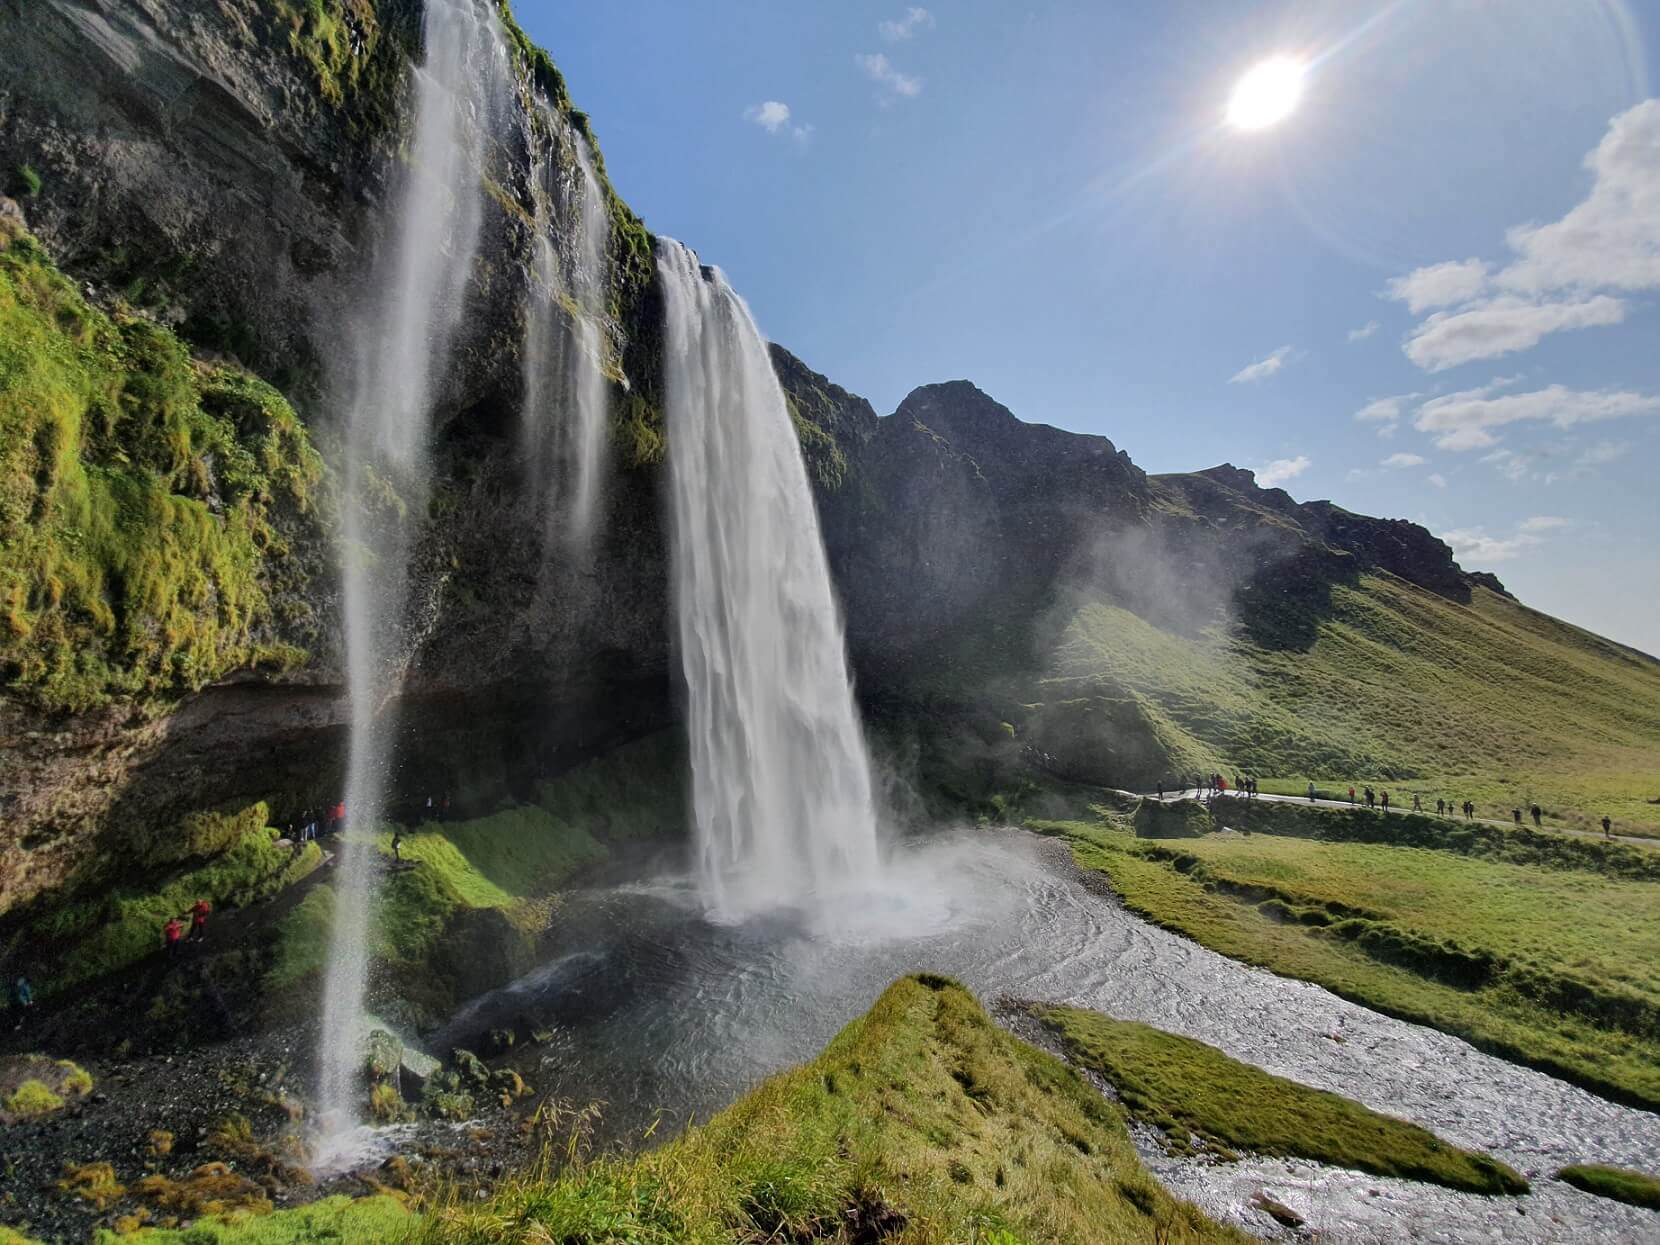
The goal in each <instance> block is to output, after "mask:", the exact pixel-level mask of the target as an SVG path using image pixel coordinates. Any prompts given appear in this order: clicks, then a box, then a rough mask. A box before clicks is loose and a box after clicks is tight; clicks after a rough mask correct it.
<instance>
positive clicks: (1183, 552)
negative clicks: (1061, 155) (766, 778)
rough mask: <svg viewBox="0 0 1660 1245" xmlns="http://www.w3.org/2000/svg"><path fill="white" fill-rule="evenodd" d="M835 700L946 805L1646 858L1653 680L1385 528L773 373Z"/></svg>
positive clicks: (953, 388)
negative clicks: (1209, 812) (1131, 800)
mask: <svg viewBox="0 0 1660 1245" xmlns="http://www.w3.org/2000/svg"><path fill="white" fill-rule="evenodd" d="M774 357H775V363H776V366H777V368H778V371H779V375H780V377H781V378H782V379H783V381H784V384H785V386H786V389H787V390H788V391H789V392H790V394H791V397H792V401H793V402H794V404H795V407H796V410H797V412H798V414H800V415H801V416H802V417H803V419H804V421H810V422H811V423H812V425H813V427H814V428H815V429H817V430H821V431H822V433H823V434H825V435H827V436H828V438H829V439H830V440H832V441H833V442H834V448H833V449H830V448H826V447H825V446H824V445H822V444H821V445H817V446H815V445H814V444H813V443H812V442H811V441H808V442H807V444H808V449H809V460H810V461H818V462H827V461H830V459H831V458H832V457H833V458H834V459H835V464H836V469H835V471H834V473H833V477H832V478H828V479H827V478H825V476H824V474H823V473H820V484H821V496H820V506H821V509H822V510H823V513H824V524H825V535H826V541H827V543H828V544H829V546H830V551H831V558H832V563H833V565H834V568H835V571H836V574H837V577H838V581H839V586H840V588H841V591H842V593H843V598H844V601H845V602H846V609H847V616H848V636H849V644H850V647H851V650H852V654H853V658H854V662H855V666H856V668H857V671H858V674H859V676H860V685H861V688H862V690H863V692H864V694H865V696H866V699H867V701H869V702H870V703H871V704H872V707H873V709H874V710H875V712H876V713H877V716H878V717H879V718H880V719H882V720H884V721H886V722H888V723H889V724H890V726H891V728H892V731H893V732H894V734H895V735H896V736H897V737H898V738H899V739H901V740H909V741H911V743H912V744H914V745H916V746H917V751H916V753H915V755H916V756H917V757H918V758H919V764H920V765H921V766H922V768H923V770H924V771H926V774H925V777H926V778H927V780H928V781H929V782H930V783H933V784H936V785H937V786H938V787H941V788H944V789H945V790H946V791H947V792H948V793H949V794H950V795H951V796H952V797H959V798H960V797H966V798H968V799H970V800H971V801H973V800H977V799H1006V798H1009V797H1010V794H1011V793H1016V794H1017V793H1018V792H1019V791H1020V790H1021V789H1022V788H1023V786H1024V785H1027V784H1029V783H1030V782H1031V781H1032V780H1033V779H1034V778H1042V779H1046V780H1053V779H1060V780H1064V781H1068V782H1080V783H1089V784H1100V785H1111V786H1142V787H1150V786H1151V785H1152V784H1154V783H1156V782H1158V781H1160V780H1161V779H1168V778H1172V777H1174V776H1175V775H1176V774H1178V773H1186V774H1192V773H1194V772H1195V771H1202V772H1205V773H1210V772H1212V771H1218V770H1219V771H1221V772H1222V773H1224V774H1228V775H1232V774H1235V773H1238V772H1242V771H1243V772H1249V773H1252V774H1255V775H1257V776H1259V777H1263V778H1269V779H1278V780H1279V782H1280V785H1282V786H1293V785H1296V786H1300V785H1301V784H1302V783H1303V782H1305V781H1306V780H1307V779H1309V778H1314V779H1317V780H1319V781H1320V782H1322V783H1324V784H1326V785H1328V786H1330V785H1336V786H1339V787H1347V785H1348V784H1349V783H1351V782H1352V783H1354V784H1355V785H1356V786H1362V785H1365V784H1368V783H1370V784H1373V785H1383V786H1385V787H1389V788H1392V789H1394V791H1395V793H1396V796H1397V798H1398V799H1403V800H1405V801H1407V802H1409V801H1410V796H1411V794H1412V793H1413V792H1418V793H1421V794H1422V796H1423V798H1424V799H1425V801H1426V802H1427V803H1428V804H1430V805H1431V806H1433V804H1434V801H1435V799H1436V798H1437V797H1438V796H1440V797H1444V798H1449V799H1454V800H1457V801H1462V800H1463V799H1465V798H1469V799H1472V800H1475V801H1476V802H1477V804H1478V805H1480V806H1481V808H1482V810H1483V811H1484V812H1485V813H1486V814H1487V815H1493V816H1508V815H1509V810H1510V809H1512V808H1515V807H1524V808H1525V807H1526V806H1528V805H1529V804H1531V803H1532V802H1533V801H1535V800H1537V801H1538V802H1539V803H1540V804H1541V805H1542V806H1543V807H1544V809H1545V812H1546V815H1547V816H1548V817H1549V818H1550V819H1551V820H1552V822H1553V823H1555V824H1558V825H1565V826H1570V827H1579V828H1585V827H1589V826H1591V825H1593V824H1594V823H1595V821H1596V820H1598V819H1600V818H1601V817H1602V816H1603V815H1604V813H1606V814H1607V815H1609V816H1611V817H1613V818H1614V819H1615V821H1616V822H1618V823H1619V825H1620V827H1621V828H1622V829H1623V830H1625V831H1626V832H1637V833H1652V834H1660V804H1651V803H1649V802H1648V801H1650V800H1653V799H1655V798H1657V797H1660V662H1656V661H1655V660H1653V659H1652V658H1649V657H1647V656H1645V655H1643V654H1641V653H1638V652H1636V651H1634V650H1631V649H1628V648H1625V647H1623V646H1621V645H1618V644H1614V643H1612V642H1610V641H1607V640H1604V639H1601V638H1599V637H1597V636H1594V635H1592V634H1590V633H1589V632H1586V631H1583V630H1580V629H1579V628H1576V627H1572V626H1569V625H1568V624H1565V623H1562V622H1559V621H1557V620H1555V619H1552V618H1549V617H1547V616H1545V615H1543V614H1539V613H1537V612H1536V611H1534V610H1530V609H1528V608H1527V607H1526V606H1524V605H1522V604H1521V603H1520V602H1518V601H1516V600H1515V599H1514V598H1513V597H1511V596H1510V595H1509V594H1508V593H1507V592H1506V591H1505V588H1504V586H1503V584H1501V583H1500V582H1499V581H1498V580H1497V579H1496V578H1494V577H1493V576H1491V575H1487V574H1480V573H1470V572H1467V571H1465V570H1463V569H1462V568H1461V567H1460V566H1459V565H1458V563H1457V562H1456V561H1455V560H1454V558H1453V555H1452V550H1451V549H1450V548H1449V547H1448V546H1447V545H1446V544H1445V542H1443V541H1441V540H1439V539H1438V538H1436V537H1435V536H1434V535H1432V534H1431V533H1430V532H1429V531H1427V530H1426V529H1424V528H1423V527H1420V526H1419V525H1417V524H1414V523H1410V522H1407V521H1405V520H1400V519H1377V518H1371V517H1368V516H1365V515H1358V514H1353V513H1350V512H1349V511H1346V510H1344V509H1342V508H1341V507H1339V506H1337V505H1334V504H1333V503H1331V502H1329V501H1316V502H1308V503H1298V502H1296V501H1294V500H1293V499H1292V498H1291V497H1290V496H1289V495H1288V494H1287V493H1286V492H1284V491H1283V490H1281V489H1263V488H1260V487H1258V485H1257V484H1256V481H1255V478H1254V477H1253V476H1252V474H1251V473H1250V472H1249V471H1245V470H1241V469H1239V468H1236V467H1233V466H1230V465H1226V464H1224V465H1222V466H1218V467H1212V468H1209V469H1206V470H1203V471H1198V472H1193V473H1190V474H1178V475H1164V476H1149V475H1147V474H1146V473H1144V472H1142V471H1141V470H1140V469H1139V468H1137V467H1136V466H1135V464H1134V463H1132V462H1131V461H1130V459H1129V458H1128V456H1126V455H1125V454H1123V453H1122V452H1121V451H1119V450H1117V449H1116V448H1115V447H1114V446H1113V445H1112V444H1111V443H1110V442H1109V441H1107V440H1106V439H1105V438H1103V437H1094V436H1083V435H1079V434H1075V433H1069V432H1064V431H1061V430H1059V429H1056V428H1050V427H1046V426H1043V425H1034V424H1026V423H1023V422H1021V421H1020V420H1019V419H1017V418H1016V417H1015V416H1014V415H1013V414H1012V413H1011V412H1010V411H1008V410H1007V409H1006V408H1004V407H1002V406H1000V405H999V404H997V403H996V402H995V401H993V400H992V399H991V398H989V397H988V396H987V395H985V394H984V393H982V392H981V391H980V390H978V389H976V388H975V387H974V386H973V385H970V384H967V383H966V382H960V381H959V382H953V383H950V384H944V385H929V386H925V387H923V388H921V389H918V390H916V391H915V392H913V393H912V394H911V395H910V396H909V397H908V398H906V399H905V401H904V402H903V403H902V404H901V405H900V407H899V409H898V410H897V411H896V412H895V413H894V414H893V415H891V416H888V417H886V418H878V417H877V416H876V414H875V413H874V412H873V411H872V410H871V408H870V406H869V404H868V403H866V402H864V401H863V400H862V399H860V398H857V397H855V396H853V395H851V394H848V393H847V392H846V391H844V390H842V389H840V388H838V387H837V386H835V385H833V384H831V383H830V382H829V381H828V380H826V379H825V378H824V377H821V376H818V375H816V374H815V373H813V372H811V371H810V369H808V368H806V367H805V366H804V365H803V364H801V363H800V361H799V360H796V359H795V358H794V357H793V356H791V355H789V354H788V353H787V352H785V351H783V350H781V349H778V348H775V349H774Z"/></svg>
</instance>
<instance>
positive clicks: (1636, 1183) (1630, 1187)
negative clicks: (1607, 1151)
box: [1556, 1163, 1660, 1210]
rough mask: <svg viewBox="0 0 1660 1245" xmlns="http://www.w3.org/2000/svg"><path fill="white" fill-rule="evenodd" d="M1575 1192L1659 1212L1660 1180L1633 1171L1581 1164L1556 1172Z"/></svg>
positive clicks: (1601, 1165)
mask: <svg viewBox="0 0 1660 1245" xmlns="http://www.w3.org/2000/svg"><path fill="white" fill-rule="evenodd" d="M1556 1178H1557V1179H1558V1180H1565V1181H1567V1182H1568V1183H1569V1184H1571V1185H1573V1186H1574V1188H1576V1189H1584V1190H1585V1192H1587V1193H1595V1194H1596V1195H1597V1196H1598V1197H1607V1198H1612V1199H1614V1201H1616V1202H1625V1203H1628V1204H1629V1205H1632V1206H1643V1207H1646V1208H1647V1209H1649V1210H1660V1177H1656V1176H1650V1175H1648V1174H1646V1173H1644V1172H1634V1171H1631V1170H1629V1169H1628V1168H1624V1167H1607V1166H1604V1165H1603V1164H1601V1163H1578V1164H1575V1165H1574V1166H1572V1167H1564V1168H1563V1169H1562V1170H1561V1171H1559V1172H1557V1173H1556Z"/></svg>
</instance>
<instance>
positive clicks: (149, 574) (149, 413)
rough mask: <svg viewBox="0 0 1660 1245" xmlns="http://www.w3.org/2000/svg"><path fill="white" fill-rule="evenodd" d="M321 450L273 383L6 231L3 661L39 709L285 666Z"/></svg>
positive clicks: (298, 611) (163, 692)
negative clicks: (74, 276)
mask: <svg viewBox="0 0 1660 1245" xmlns="http://www.w3.org/2000/svg"><path fill="white" fill-rule="evenodd" d="M322 478H323V466H322V460H321V459H320V458H319V457H318V456H317V454H316V452H315V451H314V450H313V449H312V448H311V445H310V441H309V439H308V438H307V436H306V433H305V429H304V427H303V426H302V425H301V424H300V422H299V420H298V419H297V418H296V417H295V415H294V412H293V410H292V409H291V408H290V407H289V405H288V403H287V402H286V401H284V400H283V398H282V396H281V395H280V394H278V393H277V391H276V390H274V389H272V388H270V387H269V386H268V385H265V384H263V383H262V382H260V381H258V380H257V379H255V378H254V377H252V376H249V375H247V374H245V373H242V372H240V371H238V370H236V369H234V368H231V367H228V366H225V365H222V364H209V363H202V362H198V361H195V360H193V359H192V358H191V356H190V353H189V351H188V350H187V349H186V347H185V346H184V344H183V343H182V342H181V341H180V340H179V339H178V338H177V337H176V336H174V334H173V333H171V332H170V331H169V330H167V329H166V328H163V327H162V326H160V325H158V324H155V323H152V322H151V321H149V320H146V319H144V318H143V317H141V316H138V315H134V314H131V313H128V312H125V311H122V310H119V309H118V310H116V311H115V312H113V313H107V312H105V311H103V310H101V309H99V308H98V307H95V306H93V305H92V304H91V303H89V302H88V301H87V300H86V299H85V298H84V297H83V296H82V294H81V293H80V292H79V291H78V290H77V289H76V288H75V286H74V285H73V284H72V283H71V282H70V281H69V280H68V279H67V278H66V277H64V276H63V275H62V274H61V273H60V272H59V271H58V270H57V268H56V267H55V266H54V265H53V263H52V262H51V260H50V259H49V258H48V257H47V255H46V253H45V251H44V250H42V248H41V247H40V246H39V245H38V244H37V243H36V242H35V241H34V239H33V238H31V237H30V236H29V235H27V234H16V235H14V236H11V237H9V238H7V237H0V672H4V674H5V675H6V676H7V678H8V681H9V682H10V683H11V685H12V687H13V688H14V689H16V690H18V691H21V692H24V693H26V694H28V695H30V696H33V697H34V698H35V699H37V700H38V701H39V702H41V703H42V704H44V705H46V706H49V707H53V708H60V709H71V710H84V709H87V708H90V707H92V706H95V705H99V704H102V703H104V702H106V701H108V700H110V699H111V698H113V697H122V696H128V697H141V698H154V697H168V696H173V695H177V694H178V693H181V692H185V691H190V690H194V689H196V688H200V687H202V686H203V685H204V684H206V683H208V682H210V681H212V680H214V679H218V678H220V677H222V676H223V675H225V674H226V673H227V672H229V671H231V670H234V669H237V668H239V667H248V666H257V665H269V666H274V667H279V668H280V667H286V666H292V665H294V664H296V663H298V662H300V661H301V660H303V659H304V657H305V650H304V649H303V648H302V647H301V646H300V645H299V644H298V643H297V642H296V640H297V639H299V638H303V637H304V636H305V634H306V624H307V623H308V622H309V617H308V615H309V610H308V608H307V606H306V605H305V604H304V603H303V602H302V601H301V600H300V599H299V598H298V596H297V595H293V596H291V598H290V599H288V600H286V601H284V602H283V603H282V604H283V612H284V613H286V614H287V616H286V617H281V616H279V610H278V602H277V597H278V596H279V594H280V592H281V591H282V589H283V588H288V589H294V588H298V587H303V585H304V582H305V579H306V576H307V571H306V570H305V569H304V568H302V567H299V566H297V565H289V566H284V565H283V564H284V563H289V562H291V561H294V560H295V558H296V545H297V544H302V545H303V544H305V543H307V542H308V541H313V540H315V539H316V534H317V531H318V526H317V523H318V519H317V505H318V496H319V490H320V486H321V482H322Z"/></svg>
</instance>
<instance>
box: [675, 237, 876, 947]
mask: <svg viewBox="0 0 1660 1245" xmlns="http://www.w3.org/2000/svg"><path fill="white" fill-rule="evenodd" d="M658 266H659V270H660V273H661V275H662V278H663V285H664V301H665V303H666V305H667V333H666V338H667V340H666V342H665V346H664V377H665V388H666V397H667V422H668V430H669V480H670V492H671V494H672V497H673V517H674V537H673V545H672V558H673V567H674V590H675V608H676V612H677V614H678V618H679V649H680V662H681V667H682V670H683V673H684V675H685V680H686V692H687V705H686V720H687V730H688V733H689V735H690V742H691V759H692V806H693V815H694V819H695V822H696V840H697V851H698V864H699V870H700V882H701V885H702V888H703V893H704V900H705V902H706V904H707V906H708V907H709V909H710V912H711V914H712V915H713V916H715V917H716V918H717V919H721V920H737V919H741V918H743V917H744V916H746V915H749V914H752V913H755V912H759V911H763V910H766V909H770V908H775V907H782V906H791V907H797V906H799V907H815V908H816V907H819V906H821V905H822V904H824V903H825V902H826V901H827V900H829V899H832V898H833V897H835V896H837V895H838V894H839V895H844V896H845V894H846V893H847V892H848V891H849V890H850V889H852V888H856V887H859V886H861V885H862V884H863V883H865V882H867V881H868V880H869V879H870V877H871V875H872V874H873V873H874V871H875V868H876V862H877V849H876V817H875V812H874V802H873V799H872V794H871V781H870V766H869V761H868V759H867V757H866V755H865V747H864V739H863V736H862V733H861V731H860V727H859V720H858V716H857V714H856V712H855V710H854V705H853V692H852V688H851V687H850V685H849V682H848V672H847V656H846V650H845V643H844V640H843V635H842V624H841V613H840V610H839V608H838V606H837V603H836V599H835V596H834V595H833V593H832V592H831V588H830V575H829V570H828V568H827V566H826V561H825V554H824V543H823V540H822V539H821V538H820V536H819V527H818V515H817V513H816V512H815V510H814V508H813V499H812V494H811V493H810V492H809V491H808V487H807V472H806V468H805V466H804V465H803V463H802V459H801V448H800V445H799V444H798V442H797V440H796V434H795V429H794V426H793V425H792V423H791V421H790V416H789V412H788V411H787V409H786V408H785V404H784V394H783V391H782V390H781V389H780V388H779V385H778V379H777V377H776V376H775V375H774V373H773V370H772V362H771V359H770V358H769V356H768V354H767V349H766V346H765V344H764V343H763V342H762V340H761V335H760V333H759V332H758V331H757V329H756V327H755V322H754V321H753V320H752V319H751V318H750V314H749V309H748V308H747V307H746V306H745V305H744V303H743V300H742V299H740V298H739V297H738V295H737V294H736V293H735V292H734V291H733V290H732V288H731V286H729V285H728V284H727V283H726V280H725V278H724V277H723V276H722V275H721V273H720V272H719V271H718V270H700V268H699V265H698V262H697V258H696V257H695V256H694V255H693V254H692V253H691V252H690V251H688V250H687V249H686V248H685V247H683V246H681V245H680V244H679V243H678V242H674V241H672V240H670V239H667V238H661V239H659V240H658Z"/></svg>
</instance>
